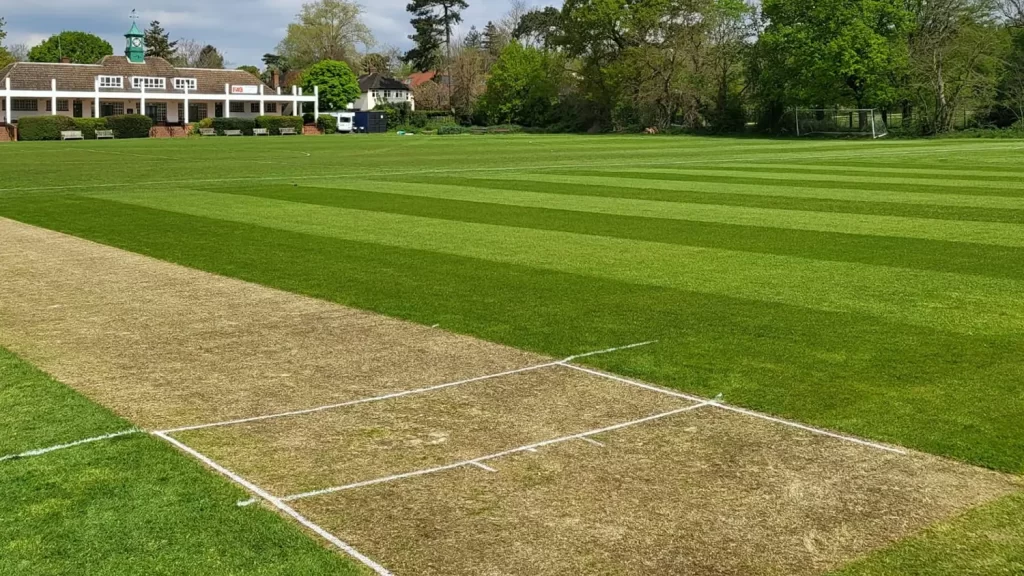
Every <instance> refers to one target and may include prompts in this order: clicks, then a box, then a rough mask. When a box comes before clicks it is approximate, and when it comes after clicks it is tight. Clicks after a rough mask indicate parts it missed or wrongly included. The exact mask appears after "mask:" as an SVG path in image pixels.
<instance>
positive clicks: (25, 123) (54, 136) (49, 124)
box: [18, 116, 78, 141]
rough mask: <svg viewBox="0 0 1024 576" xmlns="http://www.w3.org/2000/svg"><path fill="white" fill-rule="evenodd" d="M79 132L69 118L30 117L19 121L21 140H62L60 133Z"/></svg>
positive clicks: (19, 136)
mask: <svg viewBox="0 0 1024 576" xmlns="http://www.w3.org/2000/svg"><path fill="white" fill-rule="evenodd" d="M69 130H78V128H77V127H76V126H75V121H74V119H72V118H69V117H67V116H29V117H27V118H22V119H20V120H18V139H19V140H30V141H31V140H60V133H61V132H65V131H69Z"/></svg>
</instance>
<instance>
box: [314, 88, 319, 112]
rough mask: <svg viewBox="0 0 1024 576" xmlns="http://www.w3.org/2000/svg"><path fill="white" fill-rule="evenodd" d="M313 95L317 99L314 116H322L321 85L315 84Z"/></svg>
mask: <svg viewBox="0 0 1024 576" xmlns="http://www.w3.org/2000/svg"><path fill="white" fill-rule="evenodd" d="M313 96H314V97H315V98H316V100H315V101H314V102H313V117H314V118H320V87H319V86H313Z"/></svg>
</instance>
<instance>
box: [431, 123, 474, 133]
mask: <svg viewBox="0 0 1024 576" xmlns="http://www.w3.org/2000/svg"><path fill="white" fill-rule="evenodd" d="M469 131H470V130H469V128H466V127H465V126H460V125H458V124H446V125H444V126H441V127H440V128H438V129H437V134H438V135H439V136H453V135H456V134H469Z"/></svg>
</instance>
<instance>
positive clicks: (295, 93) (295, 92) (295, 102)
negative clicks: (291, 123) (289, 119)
mask: <svg viewBox="0 0 1024 576" xmlns="http://www.w3.org/2000/svg"><path fill="white" fill-rule="evenodd" d="M292 116H302V112H301V111H299V87H298V86H292Z"/></svg>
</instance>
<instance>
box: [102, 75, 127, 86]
mask: <svg viewBox="0 0 1024 576" xmlns="http://www.w3.org/2000/svg"><path fill="white" fill-rule="evenodd" d="M99 82H100V88H124V78H123V77H122V76H100V77H99Z"/></svg>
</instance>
